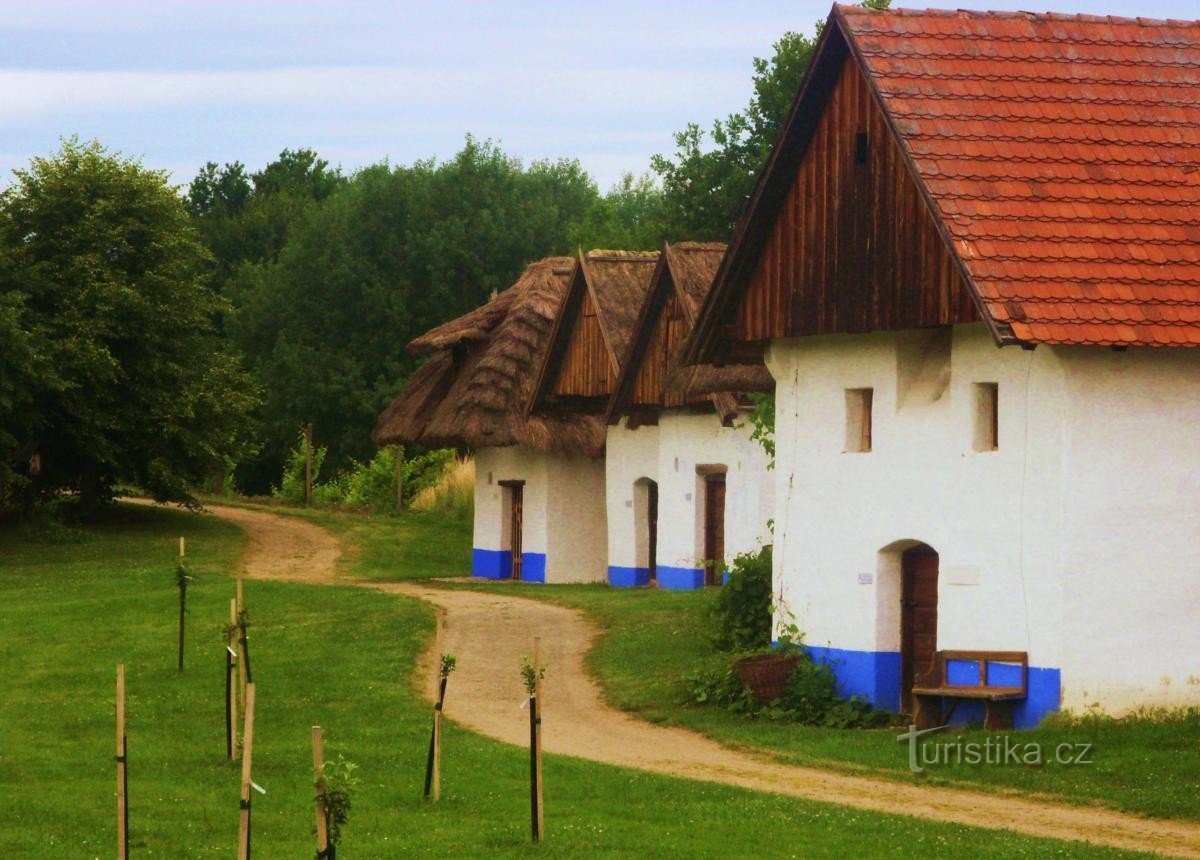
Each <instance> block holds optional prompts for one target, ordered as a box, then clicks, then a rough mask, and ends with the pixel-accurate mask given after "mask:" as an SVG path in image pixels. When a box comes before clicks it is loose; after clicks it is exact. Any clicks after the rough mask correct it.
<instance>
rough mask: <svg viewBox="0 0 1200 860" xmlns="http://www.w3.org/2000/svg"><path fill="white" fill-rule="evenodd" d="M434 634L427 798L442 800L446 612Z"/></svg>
mask: <svg viewBox="0 0 1200 860" xmlns="http://www.w3.org/2000/svg"><path fill="white" fill-rule="evenodd" d="M435 613H436V619H437V621H436V623H435V627H434V634H433V660H434V666H433V731H432V732H431V733H430V735H429V760H428V761H427V762H426V764H425V798H426V799H429V797H430V796H432V797H433V799H434V800H441V799H442V704H443V703H444V702H445V701H446V673H445V672H444V671H443V666H444V661H443V653H442V639H443V631H444V630H445V626H446V610H444V609H437V610H435Z"/></svg>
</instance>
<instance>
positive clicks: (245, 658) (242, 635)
mask: <svg viewBox="0 0 1200 860" xmlns="http://www.w3.org/2000/svg"><path fill="white" fill-rule="evenodd" d="M237 626H238V678H239V680H240V686H241V688H242V701H243V702H244V701H245V700H246V687H247V686H248V685H250V684H253V683H254V675H253V674H252V673H251V671H250V639H249V636H248V635H247V633H246V631H247V630H248V629H249V627H250V616H249V615H248V614H247V613H246V604H245V601H244V592H243V590H242V578H241V577H240V576H239V577H238V580H237Z"/></svg>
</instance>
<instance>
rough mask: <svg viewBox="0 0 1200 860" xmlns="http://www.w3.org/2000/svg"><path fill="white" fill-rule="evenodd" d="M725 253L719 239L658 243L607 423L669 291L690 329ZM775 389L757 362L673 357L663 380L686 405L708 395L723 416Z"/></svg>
mask: <svg viewBox="0 0 1200 860" xmlns="http://www.w3.org/2000/svg"><path fill="white" fill-rule="evenodd" d="M724 254H725V245H724V244H722V243H720V242H677V243H675V244H673V245H671V244H667V245H664V246H663V253H662V256H661V258H660V259H659V262H658V265H657V267H656V268H655V272H654V277H653V282H652V284H651V287H650V289H649V290H648V291H647V293H646V297H645V300H644V301H643V302H642V304H641V306H640V307H639V310H638V317H637V320H636V322H635V324H634V328H633V334H632V335H631V338H630V346H629V353H628V354H627V355H626V358H625V360H624V361H623V362H622V364H621V372H620V377H619V379H618V380H617V384H616V386H615V387H614V390H613V396H612V398H611V399H610V401H609V405H608V410H607V414H606V416H605V418H606V420H607V421H608V423H610V424H615V423H616V421H617V420H618V419H619V418H620V416H621V414H622V409H623V408H624V407H625V406H626V405H627V403H628V399H629V397H630V396H631V394H632V391H633V388H634V383H635V380H636V378H637V375H638V370H639V367H640V366H641V361H642V358H643V357H644V356H645V353H646V350H647V349H648V348H649V347H650V341H651V339H652V336H653V332H654V329H655V324H656V322H657V321H658V318H659V316H660V315H661V313H662V312H663V308H664V307H665V305H666V302H667V299H668V298H669V295H668V294H669V293H670V292H671V291H672V290H673V291H674V293H675V295H676V296H678V298H679V305H680V308H681V310H682V312H683V318H684V321H685V323H686V325H687V329H688V331H689V332H690V331H691V327H692V326H693V325H694V324H695V321H696V313H697V310H698V309H699V308H700V306H701V305H702V304H703V302H704V297H705V296H706V295H707V294H708V291H709V289H710V288H711V287H712V284H713V278H714V277H715V275H716V273H717V269H718V267H719V266H720V264H721V258H722V257H723V256H724ZM774 389H775V380H774V379H772V378H771V374H770V373H769V372H768V371H767V369H766V367H764V366H762V365H736V366H731V367H714V366H712V365H699V366H693V367H687V366H683V365H681V364H680V363H679V357H678V356H677V357H676V358H675V359H674V360H673V361H672V365H671V366H670V367H669V368H668V369H667V373H666V377H665V379H664V394H666V393H667V392H670V393H671V394H673V395H675V396H677V397H679V398H681V399H682V400H683V402H684V403H687V404H698V403H704V402H705V401H706V400H707V401H708V402H710V403H711V404H712V406H713V408H714V409H715V410H716V411H717V413H718V414H719V415H720V416H721V418H722V420H725V421H727V420H729V419H731V418H732V417H734V416H735V415H736V414H737V412H738V410H739V406H740V405H744V404H745V402H746V401H745V397H744V396H739V395H745V394H747V393H749V392H765V391H773V390H774Z"/></svg>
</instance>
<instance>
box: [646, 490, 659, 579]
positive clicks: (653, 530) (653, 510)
mask: <svg viewBox="0 0 1200 860" xmlns="http://www.w3.org/2000/svg"><path fill="white" fill-rule="evenodd" d="M646 521H647V522H646V529H647V538H648V540H649V544H648V547H647V549H648V552H649V557H648V566H649V568H650V581H651V582H655V581H657V579H658V484H657V483H656V482H654V481H650V482H649V484H648V485H647V486H646Z"/></svg>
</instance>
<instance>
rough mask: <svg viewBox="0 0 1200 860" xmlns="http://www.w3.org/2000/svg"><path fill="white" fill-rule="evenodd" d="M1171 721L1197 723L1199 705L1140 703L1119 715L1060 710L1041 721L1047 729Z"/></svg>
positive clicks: (1199, 714)
mask: <svg viewBox="0 0 1200 860" xmlns="http://www.w3.org/2000/svg"><path fill="white" fill-rule="evenodd" d="M1171 724H1180V725H1189V726H1196V725H1200V706H1197V705H1179V706H1177V707H1167V706H1164V705H1141V706H1139V707H1137V708H1134V709H1133V710H1132V711H1128V712H1126V713H1124V714H1121V715H1119V716H1114V715H1112V714H1109V713H1106V712H1104V711H1102V710H1100V709H1099V708H1098V707H1093V708H1089V709H1087V710H1085V711H1082V712H1076V711H1070V710H1063V711H1054V712H1052V713H1050V714H1047V715H1046V717H1045V718H1044V719H1043V720H1042V722H1041V727H1042V728H1047V729H1102V728H1116V727H1119V726H1165V725H1171Z"/></svg>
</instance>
